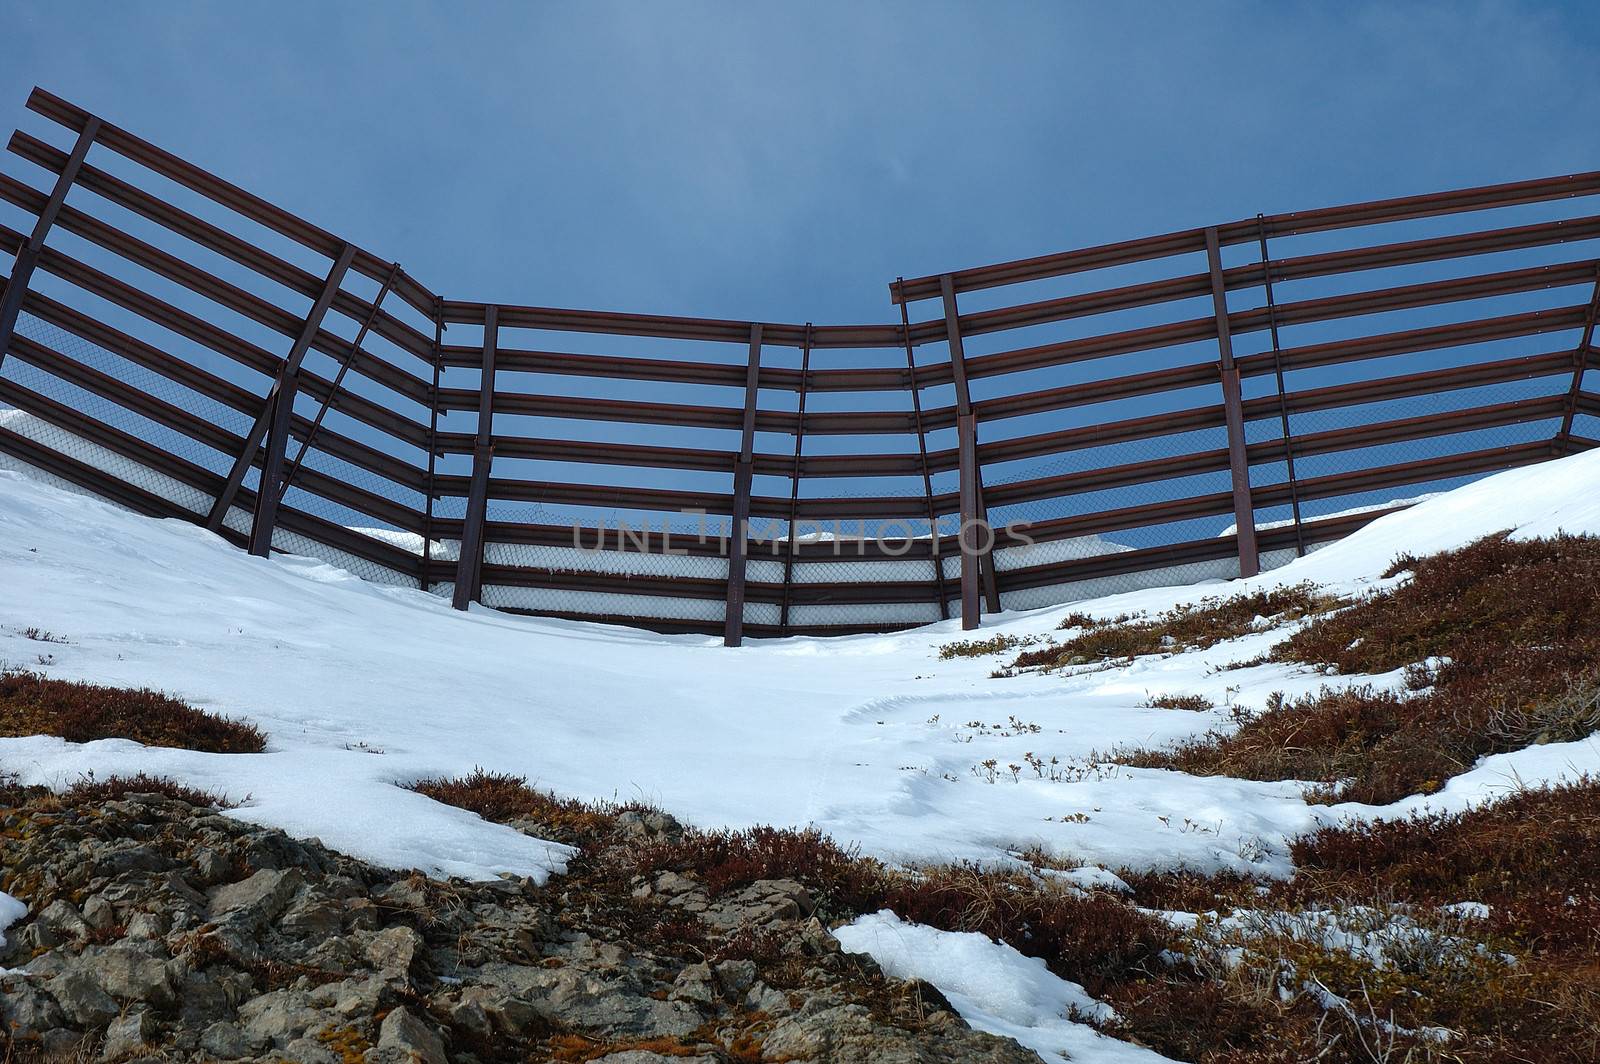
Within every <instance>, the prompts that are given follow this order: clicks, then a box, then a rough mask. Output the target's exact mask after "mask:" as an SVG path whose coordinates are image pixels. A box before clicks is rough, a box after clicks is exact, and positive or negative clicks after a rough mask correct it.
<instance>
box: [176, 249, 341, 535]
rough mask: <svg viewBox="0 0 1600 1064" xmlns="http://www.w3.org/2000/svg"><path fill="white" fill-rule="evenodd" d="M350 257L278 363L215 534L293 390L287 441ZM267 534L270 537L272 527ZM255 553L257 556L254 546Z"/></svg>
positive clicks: (219, 507) (217, 510)
mask: <svg viewBox="0 0 1600 1064" xmlns="http://www.w3.org/2000/svg"><path fill="white" fill-rule="evenodd" d="M350 254H351V249H350V248H348V247H346V249H345V251H343V252H341V253H340V254H339V257H338V258H337V259H336V260H335V261H334V264H333V266H332V268H331V269H330V270H329V271H328V278H327V281H326V283H325V284H324V286H323V293H322V296H321V297H320V298H319V299H318V300H317V303H316V305H315V306H313V307H312V308H311V313H310V314H308V315H307V316H306V319H305V323H304V325H303V326H302V328H301V330H300V336H299V337H297V338H296V339H295V342H294V343H293V344H292V345H291V346H290V348H289V353H288V354H287V355H286V356H285V357H284V358H283V359H281V360H278V365H277V372H276V373H275V374H274V378H273V381H272V385H271V386H270V387H269V388H268V390H267V395H266V398H265V400H264V401H263V403H262V406H261V408H260V409H259V410H258V411H257V413H256V419H255V423H254V424H253V425H252V426H251V428H250V432H249V433H248V434H247V435H246V436H245V443H244V446H243V447H241V448H240V449H239V453H238V454H236V455H235V456H234V461H233V469H232V470H231V471H230V472H229V474H228V477H227V479H226V480H225V481H224V483H223V487H222V490H221V491H220V492H218V494H217V497H216V501H215V502H214V503H213V504H212V507H211V512H210V514H208V515H207V517H206V527H207V528H208V529H210V530H211V531H213V532H215V531H217V530H218V529H220V528H221V527H222V522H223V519H224V518H225V517H227V515H228V508H229V507H231V506H232V505H233V501H234V497H235V496H236V495H237V494H238V492H239V488H240V486H241V485H243V483H244V477H245V473H246V472H248V471H249V469H250V467H251V466H252V465H253V464H255V461H256V451H257V449H258V448H259V447H260V446H261V441H262V440H263V439H264V438H266V436H267V433H268V431H269V430H276V429H277V428H278V427H279V426H278V424H277V423H278V421H279V417H278V414H277V409H278V398H279V396H280V395H282V394H283V393H284V391H285V389H286V388H287V389H289V401H288V402H287V403H284V404H283V406H284V411H283V414H282V434H281V436H280V437H279V439H280V441H282V440H286V438H287V433H288V425H289V418H290V417H291V416H292V414H293V412H294V390H295V389H296V388H297V387H298V384H299V374H300V363H301V362H302V361H304V359H305V355H306V351H307V350H309V349H310V343H311V341H310V337H311V335H312V334H313V333H315V332H316V330H317V329H318V328H319V327H320V326H321V323H322V316H323V314H324V313H325V312H326V311H327V309H328V304H329V303H331V302H332V300H333V291H334V290H335V289H336V288H338V286H339V283H340V281H342V280H343V279H344V274H345V271H346V270H347V269H348V268H349V266H350ZM267 472H268V470H267V468H266V467H265V465H264V467H263V470H262V476H263V480H262V483H263V484H273V483H276V473H277V470H272V472H273V474H274V476H273V478H272V479H270V480H269V479H266V474H267ZM262 494H263V495H270V494H271V493H270V492H263V493H262ZM253 527H254V526H252V528H253ZM267 534H268V536H269V537H270V535H271V529H270V525H269V527H268V531H267ZM252 538H253V536H252ZM252 553H254V545H253V544H252Z"/></svg>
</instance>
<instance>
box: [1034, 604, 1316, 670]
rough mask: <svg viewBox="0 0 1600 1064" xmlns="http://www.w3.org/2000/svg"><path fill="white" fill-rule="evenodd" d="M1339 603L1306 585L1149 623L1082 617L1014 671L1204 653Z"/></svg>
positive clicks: (1182, 610) (1180, 611)
mask: <svg viewBox="0 0 1600 1064" xmlns="http://www.w3.org/2000/svg"><path fill="white" fill-rule="evenodd" d="M1339 605H1340V602H1339V600H1338V599H1337V598H1335V597H1333V596H1330V595H1328V594H1327V593H1325V592H1323V591H1321V590H1319V589H1318V588H1317V587H1316V586H1315V585H1313V584H1309V583H1304V584H1295V585H1293V586H1291V587H1280V588H1273V589H1271V590H1267V591H1255V592H1251V593H1249V594H1246V595H1234V596H1231V597H1229V598H1209V599H1202V600H1201V601H1200V602H1196V603H1192V604H1189V605H1184V606H1179V607H1178V608H1176V609H1173V610H1168V611H1167V612H1165V613H1161V614H1157V615H1155V616H1153V617H1144V616H1139V617H1134V616H1126V615H1125V616H1121V617H1116V618H1112V619H1110V620H1104V621H1098V620H1095V619H1094V618H1093V617H1090V616H1088V615H1086V614H1082V613H1073V614H1069V615H1068V616H1067V617H1065V618H1063V619H1062V622H1061V625H1060V627H1061V629H1062V630H1067V631H1076V632H1077V633H1078V634H1077V635H1074V636H1073V637H1071V638H1070V639H1067V640H1064V641H1062V642H1059V643H1050V644H1049V645H1047V646H1043V647H1039V648H1038V649H1036V650H1029V651H1025V652H1024V653H1022V654H1020V655H1018V657H1017V659H1016V660H1015V661H1013V662H1012V663H1011V668H1013V669H1033V668H1037V669H1043V670H1046V671H1048V670H1051V669H1059V668H1065V667H1067V666H1071V665H1093V664H1102V663H1105V662H1110V661H1122V660H1126V659H1128V658H1134V657H1138V656H1140V655H1142V654H1175V653H1178V652H1180V651H1185V650H1205V649H1207V648H1209V647H1212V646H1215V645H1216V644H1218V643H1220V642H1222V641H1224V640H1227V639H1237V638H1238V637H1240V636H1242V635H1247V634H1249V633H1250V632H1252V631H1256V630H1258V629H1259V628H1262V627H1268V626H1276V625H1281V624H1287V623H1289V622H1291V621H1296V620H1300V619H1302V618H1305V617H1310V616H1315V615H1318V614H1323V613H1327V612H1329V611H1331V610H1333V609H1336V608H1337V607H1338V606H1339Z"/></svg>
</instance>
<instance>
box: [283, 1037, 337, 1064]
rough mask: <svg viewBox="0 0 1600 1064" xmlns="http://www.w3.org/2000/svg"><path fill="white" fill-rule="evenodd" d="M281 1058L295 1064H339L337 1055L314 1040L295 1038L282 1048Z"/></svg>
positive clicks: (330, 1048) (328, 1047)
mask: <svg viewBox="0 0 1600 1064" xmlns="http://www.w3.org/2000/svg"><path fill="white" fill-rule="evenodd" d="M283 1058H284V1059H285V1060H291V1061H294V1062H295V1064H339V1054H337V1053H335V1052H334V1051H333V1049H332V1047H330V1046H328V1045H326V1044H324V1043H323V1042H321V1041H319V1040H317V1039H314V1038H296V1039H295V1040H294V1041H293V1042H290V1043H289V1044H288V1045H287V1046H285V1047H284V1050H283Z"/></svg>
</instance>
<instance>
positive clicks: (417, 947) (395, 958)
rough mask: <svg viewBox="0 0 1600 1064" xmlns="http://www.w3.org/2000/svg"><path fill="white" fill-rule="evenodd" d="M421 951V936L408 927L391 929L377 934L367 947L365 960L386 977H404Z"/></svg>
mask: <svg viewBox="0 0 1600 1064" xmlns="http://www.w3.org/2000/svg"><path fill="white" fill-rule="evenodd" d="M421 950H422V936H421V935H419V934H417V933H416V932H415V931H413V930H412V929H411V928H409V927H404V926H400V927H391V928H387V929H385V930H383V931H380V932H378V934H377V935H376V936H375V937H374V938H373V940H372V942H371V943H370V944H368V946H367V960H368V961H370V962H371V963H372V966H373V967H374V968H376V969H378V971H380V972H383V973H384V974H386V975H398V976H406V975H409V974H410V972H411V966H412V964H414V963H416V959H417V954H418V953H420V952H421Z"/></svg>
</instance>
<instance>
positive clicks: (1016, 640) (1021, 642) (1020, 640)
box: [939, 632, 1038, 661]
mask: <svg viewBox="0 0 1600 1064" xmlns="http://www.w3.org/2000/svg"><path fill="white" fill-rule="evenodd" d="M1037 641H1038V637H1037V636H1031V635H1028V636H1021V635H1008V634H1006V633H1005V632H999V633H997V634H995V635H993V636H991V637H989V638H988V639H958V640H956V641H955V642H953V643H946V644H944V645H943V646H941V647H940V648H939V660H940V661H949V660H951V659H952V658H982V657H987V656H988V655H990V654H1003V653H1005V652H1006V651H1008V650H1015V649H1016V648H1017V647H1019V646H1027V645H1028V644H1030V643H1034V642H1037Z"/></svg>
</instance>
